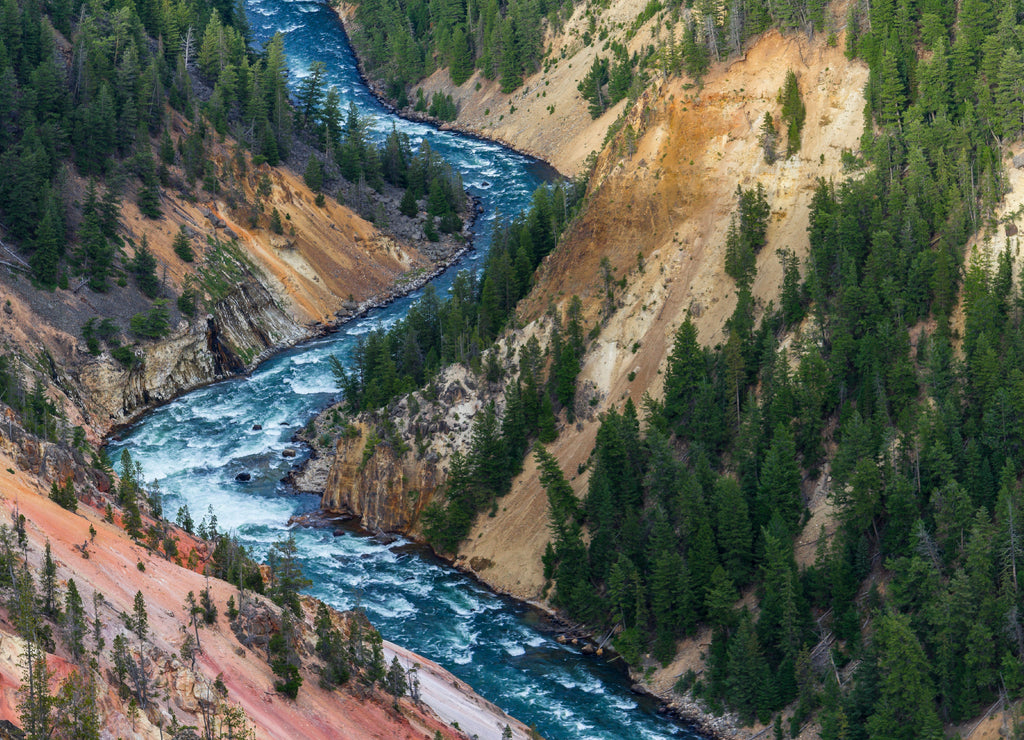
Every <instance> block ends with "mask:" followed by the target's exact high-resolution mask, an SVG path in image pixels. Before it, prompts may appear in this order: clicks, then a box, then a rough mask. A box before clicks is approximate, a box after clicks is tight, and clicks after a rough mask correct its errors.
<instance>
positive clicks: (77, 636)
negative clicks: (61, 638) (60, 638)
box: [63, 578, 87, 661]
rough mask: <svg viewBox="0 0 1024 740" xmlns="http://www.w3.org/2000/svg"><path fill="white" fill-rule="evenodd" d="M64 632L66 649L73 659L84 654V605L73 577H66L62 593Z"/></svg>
mask: <svg viewBox="0 0 1024 740" xmlns="http://www.w3.org/2000/svg"><path fill="white" fill-rule="evenodd" d="M63 623H64V634H65V636H66V638H67V646H68V651H69V652H70V653H71V657H72V658H73V659H74V660H76V661H77V660H78V659H79V658H81V657H82V656H83V655H85V633H86V629H87V627H86V620H85V607H84V606H83V605H82V597H81V596H80V595H79V594H78V586H77V585H76V584H75V579H73V578H69V579H68V587H67V591H66V592H65V594H64V619H63Z"/></svg>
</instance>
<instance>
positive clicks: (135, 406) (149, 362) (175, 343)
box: [76, 278, 312, 425]
mask: <svg viewBox="0 0 1024 740" xmlns="http://www.w3.org/2000/svg"><path fill="white" fill-rule="evenodd" d="M311 335H312V331H311V330H310V329H308V328H307V327H304V326H301V325H299V324H297V323H296V322H295V321H293V320H292V319H291V318H290V317H289V316H288V315H287V314H286V313H285V312H284V311H283V310H282V309H281V308H280V307H279V306H278V304H277V303H276V302H275V301H274V299H273V297H272V296H271V295H270V292H269V291H268V290H267V289H266V288H265V287H264V286H263V285H262V284H261V283H260V282H258V281H257V280H256V279H254V278H250V279H248V280H245V281H243V282H241V283H239V284H238V285H237V286H236V287H235V289H234V290H233V291H232V292H231V293H230V294H228V295H227V296H225V297H224V298H223V299H221V300H220V301H218V302H217V304H216V305H215V306H214V309H213V311H212V312H211V313H210V314H207V315H206V316H205V317H200V318H197V319H195V320H193V321H190V322H182V323H181V325H179V327H178V329H177V330H176V331H175V332H174V333H172V334H171V335H170V336H169V337H167V338H166V339H164V340H161V341H159V342H155V343H153V344H151V345H148V346H147V347H146V348H145V351H144V354H142V356H141V357H140V358H139V360H140V361H139V363H138V364H136V366H135V367H133V368H130V369H129V368H125V367H124V366H122V365H121V364H120V363H118V362H117V361H116V360H114V359H113V358H111V357H110V356H109V355H104V356H101V357H100V358H98V359H96V360H94V361H92V362H89V363H87V364H85V365H83V366H82V367H81V368H79V369H78V370H77V373H76V375H77V378H76V379H77V380H78V381H79V383H80V384H81V385H82V386H83V387H84V388H85V390H86V393H85V394H84V395H85V397H86V398H87V399H88V401H87V402H88V403H89V404H90V405H91V406H92V407H93V411H94V413H96V414H97V415H98V416H99V418H102V419H108V420H109V421H110V423H111V425H118V424H125V423H128V422H130V421H132V420H133V419H134V418H136V417H137V416H138V415H139V414H141V413H142V412H143V411H145V410H146V409H149V408H152V407H153V406H155V405H157V404H160V403H165V402H167V401H169V400H171V399H172V398H174V397H176V396H178V395H180V394H181V393H184V392H185V391H188V390H191V389H193V388H196V387H198V386H201V385H204V384H206V383H210V382H212V381H215V380H220V379H222V378H226V377H229V376H231V375H236V374H238V373H242V372H245V371H246V370H249V369H251V368H252V367H253V366H254V365H256V364H258V363H259V362H260V361H261V360H263V359H265V358H266V357H268V356H269V355H270V354H272V353H273V352H275V351H277V350H280V349H282V348H284V347H287V346H290V345H292V344H295V343H296V342H299V341H301V340H303V339H306V338H308V337H309V336H311Z"/></svg>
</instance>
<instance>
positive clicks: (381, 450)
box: [320, 425, 445, 533]
mask: <svg viewBox="0 0 1024 740" xmlns="http://www.w3.org/2000/svg"><path fill="white" fill-rule="evenodd" d="M358 429H359V434H358V435H352V436H342V437H341V438H340V439H338V442H337V449H336V454H335V457H334V464H333V465H332V466H331V472H330V473H329V474H328V476H327V486H326V488H325V489H324V493H323V497H322V498H321V502H320V505H321V508H322V509H324V510H325V511H328V512H330V513H333V514H342V515H345V516H352V517H355V518H356V519H358V520H359V521H360V524H361V525H362V526H363V527H364V528H366V529H369V530H382V531H385V532H402V533H408V532H410V531H412V530H413V529H414V528H415V527H416V526H417V524H418V523H419V518H420V515H421V514H422V513H423V509H424V508H425V507H426V505H427V504H428V503H429V502H430V501H431V499H432V498H433V495H434V492H435V491H436V490H437V488H438V486H439V485H440V484H441V483H442V482H443V480H444V477H445V474H444V471H443V470H442V469H441V468H440V467H439V465H438V458H437V456H436V455H430V454H428V455H426V456H425V457H424V458H423V459H417V458H416V456H415V454H414V453H413V452H412V451H406V452H404V453H400V452H398V451H396V449H395V447H394V446H393V445H392V444H391V443H388V442H379V441H377V440H376V438H375V436H374V432H373V431H372V430H371V429H368V428H367V426H366V425H360V426H359V427H358ZM371 445H372V447H371Z"/></svg>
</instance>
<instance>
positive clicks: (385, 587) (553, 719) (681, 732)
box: [109, 0, 699, 740]
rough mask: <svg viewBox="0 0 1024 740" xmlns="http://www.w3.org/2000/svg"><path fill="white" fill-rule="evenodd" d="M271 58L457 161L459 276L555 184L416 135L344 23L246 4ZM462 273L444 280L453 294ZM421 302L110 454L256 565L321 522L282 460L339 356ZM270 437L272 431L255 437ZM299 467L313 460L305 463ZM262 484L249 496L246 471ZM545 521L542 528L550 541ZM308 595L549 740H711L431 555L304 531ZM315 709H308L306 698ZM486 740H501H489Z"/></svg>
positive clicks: (230, 384) (196, 400)
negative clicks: (476, 210) (348, 613)
mask: <svg viewBox="0 0 1024 740" xmlns="http://www.w3.org/2000/svg"><path fill="white" fill-rule="evenodd" d="M246 8H247V11H248V14H249V21H250V24H251V26H252V29H253V33H254V36H255V38H256V39H257V42H258V43H263V42H265V41H266V40H267V39H269V38H270V36H272V35H273V34H274V33H275V32H277V31H280V32H282V33H283V34H284V37H285V50H286V53H287V55H288V60H289V68H290V75H291V81H292V84H295V83H297V81H298V80H300V79H301V78H302V76H303V75H304V74H306V72H307V70H308V69H309V66H310V64H311V63H312V62H314V61H323V62H325V63H326V65H327V71H328V78H329V80H328V81H329V84H333V85H336V86H337V87H338V90H339V92H340V93H341V97H342V104H343V109H344V107H347V106H348V102H349V101H350V100H355V102H356V104H357V105H358V107H359V109H360V111H361V113H362V114H363V115H364V116H367V117H368V118H369V119H370V129H371V133H372V135H373V136H378V137H382V136H384V135H385V134H386V133H387V132H388V131H390V129H391V126H392V125H395V126H397V127H398V128H399V130H401V131H404V132H405V133H407V134H408V135H409V137H410V139H411V140H412V142H413V144H414V146H416V145H418V143H419V142H420V141H421V140H422V139H427V140H429V142H430V145H431V146H432V147H433V148H434V149H435V150H436V151H438V152H439V153H441V154H442V155H443V156H444V157H445V158H447V159H448V160H449V161H450V162H452V163H453V164H454V165H455V166H456V167H457V168H458V169H459V170H460V171H461V172H462V175H463V179H464V182H465V185H466V188H467V189H468V190H469V191H470V192H471V193H472V194H473V195H475V196H476V197H478V198H479V199H480V202H481V204H482V206H483V213H482V215H481V217H480V218H479V219H478V220H477V223H476V226H475V228H474V232H475V242H474V243H475V246H476V250H475V252H474V253H473V254H472V255H471V256H470V257H469V258H468V259H467V260H465V261H464V263H463V264H462V265H461V266H460V268H456V269H473V268H475V267H476V266H477V265H479V264H480V263H481V260H480V259H479V258H480V256H481V255H482V254H484V253H485V252H486V249H487V245H488V240H489V234H490V227H491V225H492V223H493V221H494V219H495V218H496V216H497V215H498V214H505V215H513V214H515V213H518V212H519V211H520V210H522V209H523V208H524V207H525V206H526V205H527V204H528V202H529V199H530V194H531V193H532V191H533V190H534V188H535V187H536V186H537V185H538V184H539V183H541V182H543V181H544V180H545V179H546V178H548V177H549V176H550V174H551V171H550V169H549V168H547V167H546V166H545V165H543V164H542V163H539V162H536V161H535V160H531V159H529V158H527V157H523V156H521V155H519V154H517V153H515V152H512V151H510V150H508V149H506V148H504V147H502V146H498V145H496V144H493V143H490V142H487V141H482V140H480V139H476V138H472V137H468V136H463V135H460V134H457V133H453V132H445V131H438V130H436V129H434V128H432V127H430V126H427V125H423V124H420V123H415V122H410V121H405V120H403V119H401V118H398V117H396V116H393V115H391V114H390V113H388V112H387V111H386V110H385V109H384V108H382V107H381V106H380V105H379V104H378V103H377V101H376V100H374V98H373V96H372V95H371V94H370V92H369V90H368V89H367V88H366V87H365V85H363V83H362V82H361V80H360V79H359V75H358V72H357V69H356V65H355V60H354V57H353V55H352V51H351V49H350V47H349V45H348V42H347V40H346V38H345V35H344V32H343V30H342V28H341V25H340V23H339V22H338V20H337V18H336V17H335V15H334V13H333V12H332V11H331V10H330V8H328V7H327V6H325V5H323V4H320V3H317V2H307V1H304V0H247V3H246ZM453 273H454V270H450V271H449V272H448V273H446V274H445V275H443V276H441V277H440V278H438V279H437V281H436V282H435V284H436V285H437V288H438V291H439V292H442V293H443V292H444V291H445V290H446V289H447V287H448V285H449V284H450V281H451V279H452V277H453ZM414 299H415V296H410V297H406V298H403V299H401V300H398V301H395V302H394V303H392V304H391V305H389V306H388V307H386V308H383V309H379V310H375V311H373V312H372V313H371V314H369V315H367V316H365V317H363V318H361V319H358V320H356V321H353V322H351V323H349V324H347V325H345V326H344V327H342V328H341V330H340V331H338V332H337V333H334V334H332V335H330V336H328V337H325V338H323V339H319V340H316V341H312V342H309V343H306V344H304V345H302V346H300V347H297V348H295V349H293V350H290V351H288V352H284V353H282V354H280V355H278V356H277V357H275V358H273V359H271V360H269V361H268V362H266V363H264V364H263V365H261V366H260V367H259V368H258V369H257V370H256V371H255V372H253V373H252V374H251V375H250V376H248V377H244V378H238V379H233V380H229V381H225V382H222V383H218V384H216V385H211V386H208V387H206V388H202V389H200V390H197V391H195V392H193V393H190V394H188V395H185V396H183V397H181V398H179V399H178V400H176V401H174V402H172V403H170V404H168V405H166V406H163V407H162V408H159V409H157V410H155V411H153V412H152V413H150V414H148V415H147V416H146V417H145V418H143V419H142V420H141V421H140V422H139V423H137V424H136V425H135V426H133V427H132V428H130V429H128V430H126V431H125V433H124V434H123V436H122V439H121V440H119V441H117V442H115V443H113V444H112V445H111V449H110V450H109V452H110V455H111V457H112V458H113V459H115V460H116V459H117V456H118V455H120V452H121V450H122V449H124V448H128V449H129V450H130V451H131V454H132V456H133V457H134V458H135V459H136V460H138V461H140V462H141V463H142V466H143V469H144V471H145V476H146V478H147V479H148V480H157V481H159V484H160V488H161V490H162V492H163V493H164V496H165V500H164V508H165V511H167V512H170V514H169V515H170V516H173V512H175V511H176V510H177V508H178V507H179V506H180V505H181V504H183V503H187V504H188V506H189V509H190V510H191V512H192V514H193V517H194V518H195V519H196V521H198V520H199V519H200V518H201V517H202V516H203V515H204V514H205V513H206V512H207V510H208V508H209V507H212V508H213V511H214V512H215V513H216V516H217V519H218V524H219V527H220V528H221V529H222V530H227V531H230V532H234V533H237V534H238V536H239V537H240V539H241V540H242V541H243V542H244V543H245V544H246V545H247V546H249V547H251V548H252V550H253V551H254V554H255V555H256V556H257V557H260V558H262V557H264V556H265V555H266V551H267V548H268V547H269V546H270V545H271V544H272V543H274V542H275V541H277V540H279V539H280V538H281V537H283V536H285V535H286V532H287V529H288V527H287V522H288V520H289V519H290V518H291V517H292V516H293V515H294V514H298V513H303V512H308V511H312V510H315V509H316V508H317V506H318V503H319V502H318V499H316V498H315V497H312V496H297V495H294V494H293V493H291V492H289V491H288V490H287V488H286V486H284V485H283V484H282V483H281V479H282V477H283V476H284V475H285V474H286V473H287V472H288V470H289V468H290V466H291V464H292V463H293V462H294V461H292V460H285V459H283V458H282V455H281V452H282V450H283V449H284V448H285V447H287V446H290V445H291V442H290V439H291V436H292V434H293V433H294V431H295V430H296V429H297V428H299V427H301V426H302V425H304V424H305V423H306V422H307V421H308V420H309V419H310V418H311V417H312V416H313V415H314V414H315V413H316V412H317V411H318V410H320V409H322V408H324V407H325V406H326V405H327V404H328V403H329V402H331V401H332V400H333V399H334V398H335V396H336V393H337V392H336V389H335V387H334V383H333V379H332V376H331V373H330V370H329V365H328V362H327V357H328V356H329V355H331V354H338V355H340V356H341V357H343V358H344V357H345V356H346V354H347V353H348V352H349V351H350V349H351V347H352V345H353V343H354V342H355V339H356V337H357V336H358V335H359V334H361V333H365V332H368V331H370V330H372V329H374V328H377V327H381V326H386V325H388V324H390V323H392V322H394V321H396V320H397V319H399V318H401V317H402V316H403V315H404V313H405V311H406V310H407V308H408V306H409V305H410V302H411V301H412V300H414ZM254 424H261V425H262V427H263V428H262V429H261V430H258V431H257V430H253V429H252V427H253V425H254ZM301 457H302V456H301V454H300V457H299V459H300V460H301ZM243 471H245V472H249V473H251V474H252V481H251V482H248V483H238V482H236V481H235V480H234V479H235V475H236V474H238V473H240V472H243ZM546 524H547V523H546V522H537V526H538V527H544V526H546ZM294 534H295V537H296V539H297V541H298V544H299V549H300V552H301V554H302V565H303V568H304V570H305V573H306V576H307V577H308V578H310V579H311V580H312V582H313V585H312V586H311V587H310V588H309V593H311V594H312V595H314V596H316V597H318V598H321V599H323V600H324V601H326V602H327V603H329V604H331V605H333V606H335V607H337V608H340V609H348V608H352V607H354V606H356V605H361V606H362V607H363V609H365V611H366V612H367V614H368V616H369V618H370V620H371V621H372V622H373V624H374V625H376V626H377V627H378V628H379V629H380V631H381V632H382V633H383V635H384V636H385V638H387V639H389V640H391V641H393V642H396V643H398V644H400V645H403V646H406V647H408V648H410V649H412V650H414V651H416V652H418V653H420V654H422V655H424V656H426V657H428V658H430V659H432V660H435V661H437V662H438V663H440V664H441V665H443V666H444V667H445V668H447V669H449V670H450V671H452V672H453V673H454V674H456V675H457V676H458V677H459V678H461V679H463V680H465V681H467V682H468V683H469V684H470V685H472V686H473V687H474V688H475V689H476V690H477V691H478V692H479V693H480V694H481V695H483V696H484V697H486V698H487V699H489V700H491V701H493V702H494V703H496V704H498V705H499V706H500V707H501V708H502V709H504V710H505V711H507V712H509V713H510V714H512V715H513V716H515V717H517V718H518V719H520V720H522V721H523V722H525V723H527V724H532V725H535V726H536V727H537V729H538V731H539V732H540V733H541V734H542V735H543V736H544V737H545V738H548V739H549V740H576V739H583V738H595V739H596V738H600V739H612V738H616V739H618V738H622V739H627V738H643V739H644V740H647V739H650V740H657V739H658V738H697V737H699V735H697V734H695V733H694V732H693V731H692V730H689V729H687V728H685V727H683V726H680V725H679V724H676V723H674V722H672V721H669V720H667V719H665V718H664V717H662V716H660V715H658V714H657V713H656V711H655V710H656V707H655V706H654V705H653V703H652V702H650V701H647V700H646V699H644V698H641V697H638V696H636V695H634V694H633V693H632V692H631V691H630V689H629V681H628V679H627V677H626V676H625V675H624V674H623V673H622V671H621V670H618V669H617V668H616V667H615V666H612V665H609V664H608V663H606V662H604V661H602V660H601V659H599V658H594V657H590V656H585V655H582V654H581V653H580V652H579V651H578V650H576V649H574V648H571V647H568V646H563V645H560V644H559V643H558V642H556V641H555V640H554V639H553V636H552V634H551V633H550V632H548V631H545V630H544V629H542V627H543V625H542V624H541V621H542V620H541V619H540V618H539V617H538V615H537V614H536V613H535V612H533V611H532V610H530V609H527V608H525V607H523V606H521V605H519V604H516V603H515V602H513V601H511V600H509V599H506V598H503V597H499V596H496V595H494V594H493V593H491V592H490V591H488V590H486V589H485V588H483V587H481V586H480V585H478V584H477V583H475V582H474V581H472V580H471V579H469V578H467V577H465V576H464V575H462V574H460V573H458V572H457V571H455V570H453V569H451V568H449V567H447V566H446V565H445V564H444V563H442V562H440V561H439V560H437V559H436V558H434V557H432V556H431V554H430V553H429V552H428V551H426V550H425V549H424V548H421V547H418V546H416V545H413V544H411V543H409V542H406V541H403V540H399V541H397V542H394V543H391V544H383V543H381V542H379V541H378V540H375V539H373V538H370V537H366V536H363V535H360V534H359V533H357V532H345V533H343V534H341V535H339V536H335V534H334V533H333V532H331V531H328V530H317V529H302V528H299V529H296V530H294ZM300 701H301V694H300ZM481 740H487V739H486V738H481Z"/></svg>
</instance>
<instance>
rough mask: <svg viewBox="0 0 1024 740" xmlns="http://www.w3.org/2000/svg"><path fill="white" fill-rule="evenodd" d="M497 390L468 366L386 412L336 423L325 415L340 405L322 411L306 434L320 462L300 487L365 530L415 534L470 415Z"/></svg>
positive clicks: (452, 369)
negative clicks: (321, 441) (325, 438)
mask: <svg viewBox="0 0 1024 740" xmlns="http://www.w3.org/2000/svg"><path fill="white" fill-rule="evenodd" d="M497 391H498V389H497V388H495V387H491V386H488V385H487V384H483V385H481V384H480V382H479V381H478V379H476V378H475V377H474V376H473V374H472V373H471V372H469V371H468V370H467V369H466V368H464V367H461V366H453V367H449V368H447V369H446V370H445V371H444V372H443V373H441V375H440V377H439V378H437V380H436V381H435V383H434V385H433V387H432V389H431V390H430V391H429V392H425V391H419V392H416V393H414V394H410V396H409V397H407V398H404V399H402V400H400V401H398V402H396V403H395V404H394V405H393V406H392V407H391V408H389V409H388V410H387V413H386V415H376V414H372V415H371V414H366V415H362V416H360V417H359V419H358V420H357V422H356V423H354V424H347V425H342V426H338V425H335V424H331V422H330V420H331V419H332V418H339V417H338V413H340V407H339V406H335V407H332V408H330V409H327V410H326V411H325V412H324V413H323V414H321V415H320V417H319V418H318V420H317V422H316V429H317V433H316V435H311V436H310V438H309V441H310V442H311V443H312V444H314V447H315V448H317V454H318V456H319V460H314V461H313V463H312V464H311V465H310V466H309V467H308V469H307V473H306V474H305V475H304V476H301V477H300V478H299V479H298V480H297V481H296V483H297V486H298V487H299V488H300V490H308V491H311V492H315V493H322V496H321V503H320V505H321V508H322V509H323V510H324V511H326V512H329V513H331V514H340V515H342V516H351V517H354V518H356V519H358V520H359V523H360V525H361V526H362V527H364V528H365V529H368V530H371V531H377V530H380V531H385V532H398V533H402V534H410V533H415V532H418V531H419V524H420V515H421V514H422V513H423V510H424V509H425V508H426V507H427V505H429V504H430V502H431V501H434V500H436V496H437V494H438V490H439V488H440V487H441V485H442V484H443V483H444V481H445V479H446V477H447V463H448V459H449V458H450V457H451V454H452V453H453V452H454V451H455V450H457V449H461V450H463V451H464V450H465V447H466V444H467V440H468V437H467V435H468V432H469V429H470V426H471V423H472V419H473V416H474V415H475V414H476V412H477V411H479V410H480V408H481V406H482V405H483V404H484V403H486V402H487V401H488V400H491V399H493V398H495V397H496V396H498V397H499V400H500V394H499V393H498V392H497ZM342 428H343V429H344V431H342V433H341V434H340V436H337V439H336V441H334V442H332V443H331V444H330V445H328V446H326V447H323V446H319V447H317V445H318V442H317V439H318V438H319V437H320V435H321V434H323V433H324V432H327V433H328V435H329V436H330V435H331V433H332V432H334V433H335V434H337V433H338V431H339V430H340V429H342ZM331 438H332V439H333V438H334V437H333V436H332V437H331Z"/></svg>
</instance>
